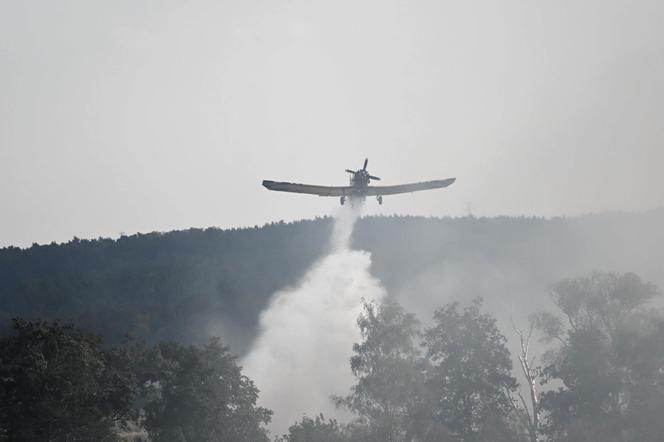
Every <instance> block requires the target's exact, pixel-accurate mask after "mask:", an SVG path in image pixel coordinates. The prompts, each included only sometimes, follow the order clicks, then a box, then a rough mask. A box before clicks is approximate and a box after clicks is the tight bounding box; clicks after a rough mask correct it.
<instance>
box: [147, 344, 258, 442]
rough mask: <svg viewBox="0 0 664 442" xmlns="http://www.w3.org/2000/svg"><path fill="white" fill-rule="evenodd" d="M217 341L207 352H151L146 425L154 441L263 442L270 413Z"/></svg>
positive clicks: (167, 348) (169, 348)
mask: <svg viewBox="0 0 664 442" xmlns="http://www.w3.org/2000/svg"><path fill="white" fill-rule="evenodd" d="M228 350H229V349H228V347H224V346H222V345H221V344H220V343H219V341H218V340H216V339H214V340H212V341H210V343H208V344H207V345H206V346H204V347H203V348H198V347H194V346H190V347H184V346H181V345H178V344H160V345H158V346H157V347H156V349H155V350H154V351H153V352H152V353H151V355H150V359H151V362H152V366H153V370H154V371H153V373H152V376H151V379H150V381H149V382H150V385H151V386H152V388H153V389H154V392H155V394H154V395H153V399H152V400H150V401H149V402H148V403H147V405H146V406H145V413H146V419H145V426H146V428H147V430H148V433H149V435H150V437H151V439H152V440H153V441H155V442H171V441H180V440H181V441H188V442H198V441H200V442H207V441H210V442H212V441H216V442H260V441H267V440H268V438H267V433H266V431H265V429H264V428H263V427H262V425H263V424H266V423H267V422H269V420H270V416H271V412H270V411H269V410H267V409H264V408H260V407H257V406H256V400H257V398H258V389H257V388H256V387H255V385H254V383H253V381H251V380H250V379H249V378H247V377H246V376H244V375H242V372H241V368H240V367H239V366H238V365H237V363H236V360H235V357H234V356H231V355H230V354H229V352H228Z"/></svg>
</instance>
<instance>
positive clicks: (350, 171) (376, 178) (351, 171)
mask: <svg viewBox="0 0 664 442" xmlns="http://www.w3.org/2000/svg"><path fill="white" fill-rule="evenodd" d="M368 164H369V158H365V159H364V165H363V166H362V169H360V170H350V169H346V172H348V173H352V174H353V175H355V174H356V173H358V172H366V171H367V165H368ZM367 176H368V177H369V179H372V180H376V181H380V178H378V177H377V176H373V175H367Z"/></svg>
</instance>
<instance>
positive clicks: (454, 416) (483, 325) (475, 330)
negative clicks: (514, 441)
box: [424, 299, 516, 441]
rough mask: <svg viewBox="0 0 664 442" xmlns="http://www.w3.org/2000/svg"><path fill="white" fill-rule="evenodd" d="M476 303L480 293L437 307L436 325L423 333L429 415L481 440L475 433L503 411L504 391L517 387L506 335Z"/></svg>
mask: <svg viewBox="0 0 664 442" xmlns="http://www.w3.org/2000/svg"><path fill="white" fill-rule="evenodd" d="M480 306H481V300H480V299H476V300H475V301H473V303H472V304H471V305H470V306H468V307H466V308H464V309H463V310H462V311H459V306H458V304H457V303H452V304H448V305H446V306H444V307H442V308H440V309H438V310H436V312H435V313H434V321H435V325H434V326H433V327H431V328H428V329H427V330H426V331H425V333H424V345H425V346H426V349H427V357H428V358H429V361H430V364H431V366H432V367H431V370H430V375H429V377H428V379H427V385H428V386H429V388H430V389H431V391H432V392H433V394H434V395H435V403H436V405H435V411H434V416H435V418H436V419H437V420H438V421H440V422H441V423H442V424H443V425H444V426H445V427H446V428H447V429H448V431H449V432H450V434H451V435H452V436H454V438H457V439H460V440H464V441H470V440H485V439H484V438H483V437H480V436H478V435H479V434H481V433H483V432H484V429H485V426H487V425H490V426H491V427H496V426H497V425H499V424H500V423H501V422H502V421H503V419H506V418H507V417H508V414H509V398H508V393H510V392H513V391H514V390H515V389H516V380H515V379H514V378H513V377H512V375H511V370H512V361H511V358H510V353H509V351H508V350H507V347H506V346H505V342H506V340H505V337H504V336H503V335H502V334H501V333H500V331H499V330H498V327H497V326H496V320H495V319H494V318H493V317H491V316H490V315H488V314H483V313H480ZM503 430H505V431H507V429H506V428H503Z"/></svg>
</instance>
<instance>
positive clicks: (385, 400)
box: [0, 211, 664, 442]
mask: <svg viewBox="0 0 664 442" xmlns="http://www.w3.org/2000/svg"><path fill="white" fill-rule="evenodd" d="M662 222H664V212H661V211H654V212H650V213H647V214H641V215H620V214H614V215H598V216H589V217H580V218H573V219H554V220H543V219H527V218H518V219H517V218H495V219H476V218H472V217H468V218H463V219H444V220H437V219H423V218H408V217H406V218H368V219H364V220H361V221H359V223H358V225H357V226H356V231H355V234H354V237H353V242H354V247H356V248H362V249H365V250H369V251H371V252H372V259H373V265H372V269H371V272H372V275H376V276H377V277H378V278H380V279H381V282H382V283H383V284H384V285H385V286H386V288H387V290H388V293H390V297H391V299H389V301H388V302H387V303H385V304H374V303H366V304H365V306H364V311H363V313H362V315H361V316H360V317H359V318H358V323H357V326H358V328H359V331H360V336H361V339H360V340H359V341H358V342H356V343H355V346H354V347H353V351H354V353H353V357H352V358H351V359H350V360H349V361H348V364H349V367H350V369H351V370H352V372H353V374H354V376H355V382H354V384H353V387H352V389H351V390H350V391H347V392H346V393H345V394H343V392H342V391H338V390H337V391H330V392H329V394H330V395H333V394H339V393H342V394H341V396H334V398H332V397H331V400H332V399H334V401H335V402H336V404H337V405H338V406H340V407H342V408H344V409H345V410H347V411H349V412H350V413H352V415H353V416H354V418H353V419H352V420H351V421H350V422H347V423H346V422H338V421H335V420H334V419H329V418H328V417H326V416H323V415H320V414H319V411H320V410H308V411H307V412H308V413H309V414H308V415H305V416H303V417H302V418H301V419H299V420H298V421H297V422H293V424H292V426H291V427H290V428H289V429H288V431H287V432H286V434H271V433H270V432H269V431H268V430H267V428H268V425H269V422H270V417H271V414H272V412H278V410H267V409H265V408H262V407H261V406H260V391H259V389H258V388H257V386H256V385H255V384H254V382H253V381H252V380H251V379H249V378H248V377H247V376H246V375H245V374H244V373H243V370H242V367H240V366H239V365H238V363H237V359H236V357H235V356H234V355H235V354H239V355H242V354H243V353H244V352H245V351H246V347H247V345H248V343H249V342H251V340H252V338H253V335H254V334H255V332H256V324H257V319H258V315H259V313H260V311H262V310H263V309H264V308H265V305H266V303H267V302H268V300H269V298H270V296H271V294H272V293H273V292H275V291H276V290H278V289H281V288H283V287H285V286H287V285H289V284H292V283H294V282H295V281H297V279H298V278H299V277H300V276H301V275H302V273H303V272H304V271H305V270H306V267H307V266H308V265H309V264H310V263H311V261H312V260H315V259H316V258H317V257H319V256H320V255H321V254H322V253H323V252H324V250H325V248H326V241H325V239H326V238H327V237H329V233H330V228H331V223H330V220H329V219H321V220H315V221H306V222H300V223H293V224H283V223H277V224H273V225H270V226H265V227H263V228H254V229H241V230H233V231H221V230H215V229H208V230H189V231H183V232H171V233H166V234H160V233H153V234H147V235H135V236H132V237H122V238H120V239H119V240H109V239H99V240H93V241H82V240H78V239H76V240H74V241H72V242H70V243H67V244H62V245H56V244H53V245H46V246H33V247H32V248H29V249H26V250H20V249H17V248H6V249H2V250H0V314H1V316H2V318H1V320H2V322H0V328H1V333H0V440H8V441H9V440H12V441H24V440H26V441H32V440H39V441H42V440H44V441H71V440H80V441H82V440H100V441H104V440H108V441H111V440H120V439H121V440H136V441H137V440H148V439H149V440H152V441H163V442H170V441H188V442H189V441H191V442H194V441H217V440H221V441H229V442H231V441H232V442H235V441H237V442H242V441H258V442H260V441H261V440H263V441H268V440H278V441H280V442H377V441H390V442H431V441H459V442H461V441H463V442H466V441H468V442H471V441H472V442H481V441H529V442H536V441H541V442H548V441H552V442H553V441H556V442H574V441H582V440H583V441H585V440H603V441H607V442H614V441H615V442H618V441H620V442H623V441H625V442H626V441H633V440H643V441H659V440H664V425H663V424H662V422H661V421H662V420H661V418H660V416H661V415H662V414H663V413H664V356H663V355H664V314H663V312H662V310H661V309H659V308H658V306H660V305H661V300H660V299H659V297H658V295H659V293H660V292H659V290H658V288H657V286H660V287H661V286H662V280H661V279H659V278H662V274H661V270H662V268H661V262H662V260H660V259H659V258H660V257H662V256H661V254H662V250H664V235H663V234H662V233H661V229H660V227H659V226H661V225H662ZM386 238H387V239H386ZM663 258H664V257H663ZM588 263H592V266H590V264H588ZM593 268H606V269H616V268H617V269H619V270H624V269H635V270H638V272H637V273H639V274H640V276H637V275H636V274H634V273H611V272H598V271H593ZM578 275H585V276H578ZM641 277H643V279H642V278H641ZM552 281H558V282H557V283H555V284H553V285H550V283H551V282H552ZM646 281H652V282H653V283H655V284H651V283H650V282H646ZM481 298H484V299H483V300H482V299H481ZM397 301H398V302H397ZM20 317H23V318H25V319H14V320H12V319H11V318H20ZM528 317H529V321H530V322H529V323H528V322H527V321H528V319H527V318H528ZM60 321H62V322H60ZM72 324H74V325H72ZM515 330H516V333H515ZM216 335H218V336H220V337H221V339H211V338H212V337H213V336H216ZM127 336H129V337H127ZM515 338H516V339H515ZM519 338H521V339H519ZM519 341H520V343H521V344H522V345H521V346H520V345H519ZM229 344H230V347H229ZM510 351H512V352H513V353H510ZM515 363H516V365H515ZM524 374H526V376H524ZM285 400H287V398H285Z"/></svg>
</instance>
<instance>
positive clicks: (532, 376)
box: [510, 323, 540, 442]
mask: <svg viewBox="0 0 664 442" xmlns="http://www.w3.org/2000/svg"><path fill="white" fill-rule="evenodd" d="M513 327H514V331H515V332H516V334H517V335H518V336H519V341H520V346H521V351H520V353H519V355H518V359H519V366H520V367H521V372H522V373H523V376H524V377H525V379H526V382H527V384H528V391H529V393H530V408H529V407H528V405H527V404H526V400H525V398H524V397H523V395H522V394H521V392H519V393H518V395H519V400H520V402H521V405H519V404H517V403H516V400H514V399H512V398H510V399H511V400H512V408H514V410H515V411H516V412H517V413H518V414H519V415H520V416H521V418H522V420H523V421H524V423H525V424H526V426H527V428H528V433H529V436H530V442H538V440H539V439H538V436H539V434H538V433H539V428H540V405H539V392H538V391H537V378H538V373H537V370H536V369H535V367H534V366H533V365H534V363H535V358H532V359H530V360H529V355H528V351H529V349H530V341H531V338H532V335H533V324H532V323H531V324H530V328H529V330H528V334H527V335H525V334H524V333H523V330H520V329H518V328H517V327H516V326H514V325H513Z"/></svg>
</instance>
